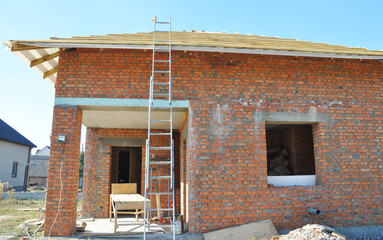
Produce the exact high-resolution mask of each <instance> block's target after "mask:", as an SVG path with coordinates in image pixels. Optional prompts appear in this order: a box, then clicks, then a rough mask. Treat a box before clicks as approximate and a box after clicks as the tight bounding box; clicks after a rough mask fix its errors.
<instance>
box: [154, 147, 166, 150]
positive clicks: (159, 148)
mask: <svg viewBox="0 0 383 240" xmlns="http://www.w3.org/2000/svg"><path fill="white" fill-rule="evenodd" d="M149 149H152V150H172V147H149Z"/></svg>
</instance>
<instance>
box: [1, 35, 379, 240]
mask: <svg viewBox="0 0 383 240" xmlns="http://www.w3.org/2000/svg"><path fill="white" fill-rule="evenodd" d="M172 44H173V48H172V57H173V61H172V72H173V99H174V102H173V106H174V114H173V121H174V122H173V128H174V133H175V134H174V142H175V161H176V162H175V174H176V190H177V191H176V192H177V212H178V213H181V214H183V215H184V216H185V219H186V221H187V222H188V226H189V232H192V233H197V232H207V231H211V230H215V229H220V228H224V227H228V226H232V225H238V224H243V223H247V222H253V221H257V220H262V219H267V218H270V219H271V220H272V221H273V223H274V224H275V226H276V227H277V228H293V227H298V226H301V225H302V224H304V223H307V222H308V221H309V219H308V218H309V216H308V214H307V208H309V207H315V208H318V209H320V210H321V211H322V214H321V215H320V216H317V217H316V218H315V221H317V222H318V223H323V224H328V225H335V226H345V225H356V224H358V225H369V224H383V185H382V174H383V162H382V156H383V154H382V151H383V119H382V111H383V86H382V85H383V64H382V60H383V51H371V50H367V49H363V48H349V47H344V46H332V45H327V44H324V43H310V42H304V41H298V40H291V39H280V38H270V37H261V36H250V35H239V34H226V33H204V32H173V34H172ZM7 46H8V47H9V48H10V50H11V51H13V52H14V53H15V54H16V55H18V56H19V57H21V58H22V59H24V60H25V61H26V62H27V63H28V64H30V66H31V67H32V68H34V69H35V70H37V71H38V72H39V73H41V74H42V75H43V76H44V78H46V79H48V80H49V81H51V82H52V83H53V84H54V87H55V90H56V91H55V106H54V116H53V125H52V135H51V153H50V159H49V161H50V163H49V177H48V192H47V199H46V200H47V202H46V216H45V221H46V223H45V226H46V232H45V234H48V230H49V228H50V226H51V225H52V223H53V221H54V218H55V216H56V213H57V207H58V202H59V193H60V177H59V172H60V168H61V172H62V181H63V189H62V192H61V197H62V200H61V208H60V213H59V215H58V219H57V221H56V224H55V225H54V226H53V228H52V235H70V234H71V233H72V232H73V231H74V226H75V221H76V218H77V214H76V207H77V190H78V169H79V154H80V136H81V125H82V124H84V125H85V126H86V127H87V132H86V152H85V167H84V189H83V191H84V193H83V206H82V211H83V212H82V214H83V215H84V216H87V217H107V215H108V208H109V202H108V201H109V193H110V185H111V183H115V182H135V183H138V184H139V186H141V189H140V190H141V191H142V189H143V179H144V167H143V164H144V161H143V159H145V156H144V155H145V139H146V138H147V130H146V128H147V118H148V117H147V106H148V95H149V76H150V75H151V63H152V51H151V48H152V33H137V34H112V35H106V36H90V37H73V38H52V39H49V40H28V41H24V40H23V41H21V40H20V41H9V42H8V43H7ZM157 114H161V111H159V112H158V113H157ZM156 128H157V129H158V131H161V129H162V128H163V125H161V124H158V125H157V126H156ZM59 135H64V136H66V140H65V143H62V142H60V141H58V140H57V138H58V136H59ZM123 159H129V166H127V165H126V164H125V165H124V164H122V165H123V166H125V168H124V169H129V171H125V170H124V169H123V168H121V166H120V165H121V164H119V162H121V161H123ZM119 166H120V169H119ZM124 171H125V172H124ZM118 172H119V173H118Z"/></svg>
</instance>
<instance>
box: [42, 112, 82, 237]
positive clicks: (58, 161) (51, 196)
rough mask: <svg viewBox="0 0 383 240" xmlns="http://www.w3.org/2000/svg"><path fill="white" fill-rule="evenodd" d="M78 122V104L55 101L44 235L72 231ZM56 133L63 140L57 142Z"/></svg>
mask: <svg viewBox="0 0 383 240" xmlns="http://www.w3.org/2000/svg"><path fill="white" fill-rule="evenodd" d="M81 123H82V110H81V109H80V108H79V107H78V106H68V105H59V106H55V107H54V114H53V125H52V134H51V149H50V157H49V170H48V190H47V197H46V213H45V226H44V227H45V230H44V235H45V236H48V235H49V232H50V236H68V235H71V234H72V233H73V232H74V231H75V226H76V218H77V191H78V178H79V176H78V174H79V163H80V139H81ZM58 135H65V142H59V141H58V140H57V137H58ZM60 173H61V180H60ZM60 192H61V194H60ZM60 195H61V196H60ZM56 217H57V219H56Z"/></svg>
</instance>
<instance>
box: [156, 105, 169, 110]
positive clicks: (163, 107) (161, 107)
mask: <svg viewBox="0 0 383 240" xmlns="http://www.w3.org/2000/svg"><path fill="white" fill-rule="evenodd" d="M152 109H170V105H169V106H152Z"/></svg>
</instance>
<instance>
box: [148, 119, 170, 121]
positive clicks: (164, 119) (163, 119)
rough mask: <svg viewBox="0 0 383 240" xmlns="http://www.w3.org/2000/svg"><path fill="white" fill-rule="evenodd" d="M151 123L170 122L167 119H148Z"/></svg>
mask: <svg viewBox="0 0 383 240" xmlns="http://www.w3.org/2000/svg"><path fill="white" fill-rule="evenodd" d="M150 121H151V122H170V120H169V119H150Z"/></svg>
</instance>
